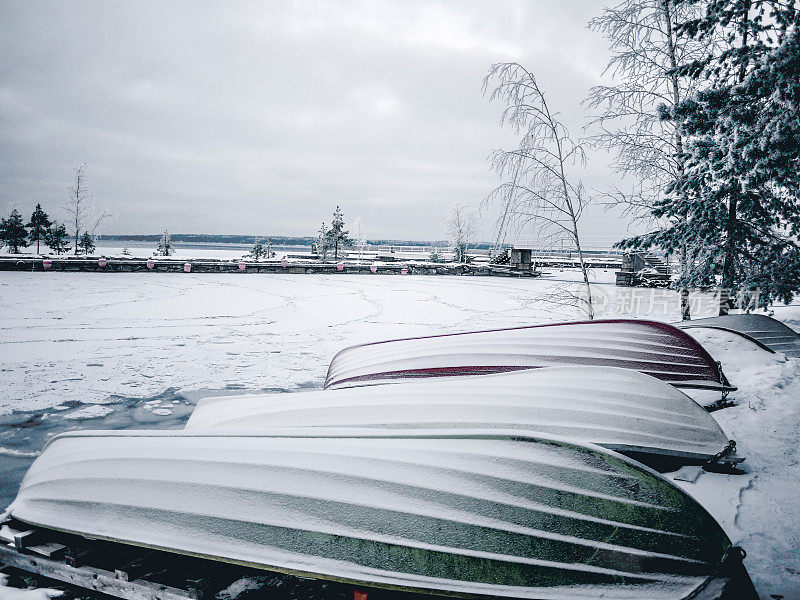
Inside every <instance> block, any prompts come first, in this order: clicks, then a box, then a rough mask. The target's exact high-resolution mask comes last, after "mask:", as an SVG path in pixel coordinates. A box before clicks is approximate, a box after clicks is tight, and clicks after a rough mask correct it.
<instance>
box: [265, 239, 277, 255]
mask: <svg viewBox="0 0 800 600" xmlns="http://www.w3.org/2000/svg"><path fill="white" fill-rule="evenodd" d="M264 256H265V257H266V258H272V257H273V256H275V253H274V252H273V251H272V240H271V239H269V238H267V245H266V246H264Z"/></svg>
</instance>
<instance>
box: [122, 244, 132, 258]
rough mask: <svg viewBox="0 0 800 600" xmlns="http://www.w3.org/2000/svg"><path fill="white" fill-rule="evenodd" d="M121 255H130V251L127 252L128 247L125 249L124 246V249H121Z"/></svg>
mask: <svg viewBox="0 0 800 600" xmlns="http://www.w3.org/2000/svg"><path fill="white" fill-rule="evenodd" d="M122 255H123V256H130V255H131V251H130V250H128V247H127V246H125V247H124V248H123V249H122Z"/></svg>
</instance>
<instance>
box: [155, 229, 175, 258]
mask: <svg viewBox="0 0 800 600" xmlns="http://www.w3.org/2000/svg"><path fill="white" fill-rule="evenodd" d="M173 252H174V246H173V244H172V238H171V237H170V235H169V231H167V230H166V229H165V230H164V233H162V234H161V239H160V240H158V245H157V246H156V254H158V255H160V256H171V255H172V254H173Z"/></svg>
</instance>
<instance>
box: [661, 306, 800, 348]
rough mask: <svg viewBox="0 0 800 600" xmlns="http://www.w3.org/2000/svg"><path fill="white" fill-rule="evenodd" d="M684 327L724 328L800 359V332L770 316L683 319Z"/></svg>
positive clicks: (750, 315) (759, 344)
mask: <svg viewBox="0 0 800 600" xmlns="http://www.w3.org/2000/svg"><path fill="white" fill-rule="evenodd" d="M675 326H676V327H679V328H681V329H698V328H709V329H721V330H722V331H729V332H731V333H735V334H737V335H740V336H742V337H745V338H747V339H748V340H750V341H751V342H753V343H754V344H756V345H758V346H760V347H761V348H763V349H765V350H767V351H769V352H783V353H784V354H785V355H786V356H792V357H795V358H800V336H799V335H797V332H796V331H795V330H794V329H792V328H791V327H789V326H788V325H785V324H784V323H781V322H780V321H778V320H777V319H773V318H771V317H768V316H767V315H758V314H744V315H724V316H721V317H710V318H707V319H694V320H692V321H681V322H680V323H676V324H675Z"/></svg>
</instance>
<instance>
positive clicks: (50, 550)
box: [27, 542, 67, 558]
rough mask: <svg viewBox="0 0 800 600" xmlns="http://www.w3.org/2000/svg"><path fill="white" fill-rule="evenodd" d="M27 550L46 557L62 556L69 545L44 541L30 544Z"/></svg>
mask: <svg viewBox="0 0 800 600" xmlns="http://www.w3.org/2000/svg"><path fill="white" fill-rule="evenodd" d="M27 550H28V551H30V552H33V553H35V554H38V555H39V556H44V557H46V558H61V557H62V556H64V553H65V552H66V550H67V547H66V546H65V545H64V544H59V543H57V542H44V543H42V544H36V545H34V546H28V547H27Z"/></svg>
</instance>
